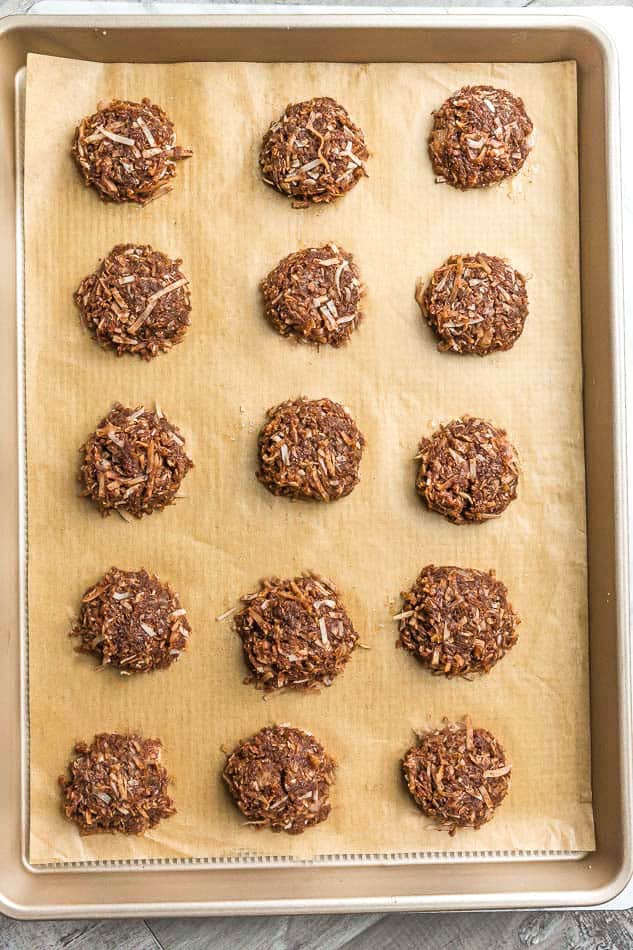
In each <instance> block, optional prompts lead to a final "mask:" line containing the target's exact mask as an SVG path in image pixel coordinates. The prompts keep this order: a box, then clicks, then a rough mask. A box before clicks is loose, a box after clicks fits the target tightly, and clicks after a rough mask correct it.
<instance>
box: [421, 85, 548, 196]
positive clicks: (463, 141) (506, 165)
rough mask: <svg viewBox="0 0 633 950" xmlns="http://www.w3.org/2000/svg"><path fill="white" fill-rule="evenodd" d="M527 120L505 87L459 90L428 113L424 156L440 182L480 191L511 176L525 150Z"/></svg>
mask: <svg viewBox="0 0 633 950" xmlns="http://www.w3.org/2000/svg"><path fill="white" fill-rule="evenodd" d="M532 129H533V126H532V121H531V119H530V118H529V116H528V114H527V113H526V111H525V106H524V105H523V100H522V99H519V98H518V97H517V96H514V95H513V94H512V93H511V92H508V91H507V90H506V89H495V88H494V87H493V86H464V87H463V88H462V89H460V90H459V92H456V93H455V95H454V96H451V97H450V99H447V100H446V102H444V104H443V105H442V106H441V107H440V108H439V109H438V110H437V112H434V113H433V130H432V132H431V134H430V136H429V155H430V156H431V162H432V164H433V171H434V172H435V174H436V176H437V179H438V180H439V181H446V182H448V183H449V184H450V185H453V186H454V187H456V188H461V189H464V190H465V189H468V188H484V187H486V186H487V185H494V184H496V183H497V182H500V181H503V179H504V178H510V177H511V176H512V175H516V173H517V172H518V171H519V169H520V168H521V167H522V165H523V163H524V161H525V159H526V158H527V156H528V154H529V152H530V149H531V142H530V135H531V133H532Z"/></svg>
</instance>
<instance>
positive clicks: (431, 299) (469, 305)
mask: <svg viewBox="0 0 633 950" xmlns="http://www.w3.org/2000/svg"><path fill="white" fill-rule="evenodd" d="M416 300H417V302H418V304H419V305H420V309H421V310H422V313H423V314H424V316H425V318H426V320H427V323H428V324H429V326H430V327H431V329H432V330H433V331H434V332H435V333H436V335H437V337H438V338H439V344H438V348H439V349H440V350H451V351H453V352H454V353H476V354H478V355H479V356H486V355H487V354H488V353H494V352H496V351H498V350H509V349H511V348H512V347H513V346H514V344H515V343H516V341H517V340H518V339H519V337H520V336H521V333H522V332H523V327H524V325H525V320H526V317H527V314H528V297H527V292H526V289H525V278H524V277H523V275H522V274H520V273H519V272H518V271H517V270H515V269H514V268H513V267H512V266H511V265H510V264H508V263H507V262H506V261H504V260H502V259H501V258H500V257H491V256H490V255H489V254H483V253H481V252H480V253H477V254H472V255H470V254H464V255H454V256H453V257H449V258H448V260H447V261H446V262H445V263H444V264H443V265H442V266H441V267H438V269H437V270H436V271H435V272H434V274H433V276H432V277H431V280H430V281H429V283H428V284H427V286H426V287H424V286H423V284H422V283H421V282H420V283H419V284H418V289H417V293H416Z"/></svg>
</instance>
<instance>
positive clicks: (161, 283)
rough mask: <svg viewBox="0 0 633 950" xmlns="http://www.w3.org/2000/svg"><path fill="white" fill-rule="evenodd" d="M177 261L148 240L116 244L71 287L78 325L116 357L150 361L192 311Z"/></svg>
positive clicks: (181, 330)
mask: <svg viewBox="0 0 633 950" xmlns="http://www.w3.org/2000/svg"><path fill="white" fill-rule="evenodd" d="M181 264H182V261H180V260H175V261H173V260H171V259H170V258H169V257H167V256H166V255H165V254H163V253H161V251H155V250H153V248H152V247H150V245H149V244H117V246H116V247H114V248H112V250H111V251H110V253H109V254H108V256H107V257H106V258H104V260H102V261H101V263H100V264H99V266H98V268H97V269H96V271H95V272H94V273H93V274H89V275H88V277H85V278H84V279H83V280H82V282H81V283H80V285H79V287H78V288H77V290H76V291H75V295H74V300H75V303H76V304H77V306H78V308H79V311H80V313H81V321H82V323H83V325H84V326H85V327H86V329H87V330H89V332H90V333H91V335H92V336H93V337H94V339H95V340H96V341H97V342H98V343H99V344H100V346H102V347H103V348H104V349H106V350H114V351H115V352H116V353H117V354H118V355H119V356H121V355H122V354H123V353H135V354H136V355H137V356H140V357H142V358H143V359H145V360H149V359H151V358H152V357H153V356H156V355H157V354H158V353H165V352H166V351H167V350H170V349H171V348H172V346H174V345H175V344H176V343H180V341H181V340H182V339H183V337H184V335H185V333H186V332H187V327H188V326H189V314H190V312H191V299H190V295H189V281H188V280H187V278H186V277H185V275H184V274H183V273H182V271H181V270H180V265H181Z"/></svg>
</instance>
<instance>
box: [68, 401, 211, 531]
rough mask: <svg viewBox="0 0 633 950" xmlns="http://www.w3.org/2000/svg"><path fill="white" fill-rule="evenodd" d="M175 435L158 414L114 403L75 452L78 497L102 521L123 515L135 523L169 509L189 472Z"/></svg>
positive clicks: (176, 431)
mask: <svg viewBox="0 0 633 950" xmlns="http://www.w3.org/2000/svg"><path fill="white" fill-rule="evenodd" d="M184 446H185V442H184V439H183V438H182V436H181V435H180V431H179V429H177V428H176V426H174V425H172V424H171V423H170V422H168V420H167V419H166V418H165V416H164V415H163V414H162V412H161V411H160V410H159V409H158V408H157V409H156V412H150V411H147V410H145V409H144V408H143V406H139V407H138V408H136V409H128V408H126V407H125V406H122V405H121V403H118V402H117V403H115V404H114V406H113V407H112V409H111V410H110V412H109V413H108V415H107V416H106V417H105V418H104V419H102V420H101V422H100V423H99V425H98V427H97V428H96V429H95V431H94V432H93V433H92V435H90V437H89V438H88V440H87V441H86V443H85V445H83V446H82V447H81V450H80V451H81V452H82V453H83V459H82V463H81V471H80V474H79V481H80V482H81V483H82V484H83V492H82V494H83V495H85V496H86V497H88V498H90V499H91V500H92V501H93V502H94V503H95V505H96V506H97V508H98V509H99V511H100V512H101V514H102V515H109V514H110V512H111V511H118V512H119V513H124V512H128V513H129V514H131V515H134V517H135V518H141V517H142V516H143V515H151V514H152V513H153V512H154V511H162V510H163V508H166V507H167V505H171V504H172V502H173V501H174V499H175V498H176V495H177V493H178V490H179V488H180V483H181V482H182V480H183V478H184V477H185V475H186V474H187V472H188V471H189V469H191V468H193V462H192V461H191V459H190V458H188V456H187V455H186V453H185V449H184Z"/></svg>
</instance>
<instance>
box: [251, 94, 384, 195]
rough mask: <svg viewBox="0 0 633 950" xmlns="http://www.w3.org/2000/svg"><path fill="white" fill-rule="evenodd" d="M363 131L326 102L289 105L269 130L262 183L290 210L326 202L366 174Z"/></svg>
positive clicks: (335, 105) (264, 143)
mask: <svg viewBox="0 0 633 950" xmlns="http://www.w3.org/2000/svg"><path fill="white" fill-rule="evenodd" d="M368 158H369V152H368V151H367V147H366V145H365V136H364V135H363V132H362V129H359V127H358V126H357V125H354V123H353V122H352V120H351V119H350V117H349V115H348V114H347V112H346V111H345V109H344V108H343V106H341V105H339V104H338V102H335V101H334V99H330V98H329V97H322V98H317V99H310V100H309V101H307V102H297V103H295V104H294V105H289V106H288V107H287V108H286V111H285V112H284V113H283V115H282V116H281V117H280V118H279V119H278V120H277V121H276V122H273V124H272V125H271V126H270V128H269V129H268V132H266V135H265V136H264V139H263V141H262V147H261V151H260V154H259V164H260V168H261V172H262V177H263V179H264V181H265V182H266V183H267V184H269V185H272V187H273V188H276V189H277V191H280V192H281V193H282V194H285V195H289V196H290V197H291V198H293V207H295V208H305V207H307V206H308V205H310V204H318V203H320V202H323V203H329V202H330V201H334V200H335V199H336V198H340V197H341V196H342V195H344V194H345V193H346V192H348V191H350V189H351V188H353V187H354V185H355V184H356V183H357V182H358V181H359V180H360V179H361V178H362V177H363V175H366V174H367V173H366V171H365V161H366V160H367V159H368Z"/></svg>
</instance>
